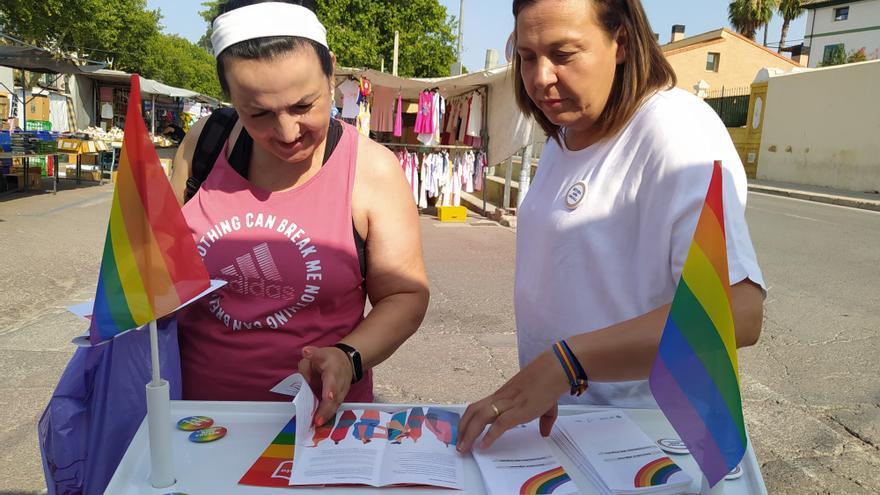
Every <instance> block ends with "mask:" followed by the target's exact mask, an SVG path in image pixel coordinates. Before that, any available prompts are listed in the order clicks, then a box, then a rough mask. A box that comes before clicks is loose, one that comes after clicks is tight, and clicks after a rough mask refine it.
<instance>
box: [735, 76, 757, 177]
mask: <svg viewBox="0 0 880 495" xmlns="http://www.w3.org/2000/svg"><path fill="white" fill-rule="evenodd" d="M766 102H767V82H766V81H765V82H756V83H754V84H752V88H751V96H750V98H749V113H748V115H749V120H748V122H747V123H746V125H745V127H728V128H727V132H729V133H730V139H731V140H732V141H733V145H734V146H736V151H737V153H738V154H739V159H740V161H742V164H743V167H744V168H745V171H746V177H748V178H749V179H754V178H755V177H756V176H757V172H758V162H759V161H760V158H761V134H762V133H763V130H764V115H765V112H764V111H765V110H766V108H767V106H766Z"/></svg>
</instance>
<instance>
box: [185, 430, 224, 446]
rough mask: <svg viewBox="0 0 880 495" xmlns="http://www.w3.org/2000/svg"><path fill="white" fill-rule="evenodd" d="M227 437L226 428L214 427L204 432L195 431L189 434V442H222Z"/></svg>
mask: <svg viewBox="0 0 880 495" xmlns="http://www.w3.org/2000/svg"><path fill="white" fill-rule="evenodd" d="M225 436H226V428H224V427H222V426H212V427H211V428H205V429H204V430H198V431H194V432H192V433H190V434H189V441H190V442H195V443H208V442H213V441H214V440H220V439H221V438H223V437H225Z"/></svg>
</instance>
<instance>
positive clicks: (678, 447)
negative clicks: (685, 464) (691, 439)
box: [657, 438, 690, 455]
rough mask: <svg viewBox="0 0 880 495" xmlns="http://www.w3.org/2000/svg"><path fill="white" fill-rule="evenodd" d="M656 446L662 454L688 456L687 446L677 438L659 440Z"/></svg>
mask: <svg viewBox="0 0 880 495" xmlns="http://www.w3.org/2000/svg"><path fill="white" fill-rule="evenodd" d="M657 445H659V446H660V448H661V449H663V451H664V452H666V453H669V454H677V455H684V454H690V451H689V450H688V448H687V446H686V445H685V444H684V442H682V441H681V440H679V439H678V438H661V439H660V440H657Z"/></svg>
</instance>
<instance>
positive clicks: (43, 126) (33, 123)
mask: <svg viewBox="0 0 880 495" xmlns="http://www.w3.org/2000/svg"><path fill="white" fill-rule="evenodd" d="M24 130H25V131H51V130H52V122H49V121H48V120H28V121H27V122H25V123H24Z"/></svg>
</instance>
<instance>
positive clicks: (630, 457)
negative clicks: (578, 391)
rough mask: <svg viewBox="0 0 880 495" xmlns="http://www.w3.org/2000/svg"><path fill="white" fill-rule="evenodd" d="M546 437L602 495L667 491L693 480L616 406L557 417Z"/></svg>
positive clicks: (664, 493) (658, 494)
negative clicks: (555, 444)
mask: <svg viewBox="0 0 880 495" xmlns="http://www.w3.org/2000/svg"><path fill="white" fill-rule="evenodd" d="M552 438H553V440H554V441H556V443H557V445H559V448H560V449H561V450H562V451H563V452H564V453H565V454H566V455H567V456H569V457H570V458H571V459H572V460H573V461H574V462H575V463H576V464H577V466H578V467H579V468H580V469H581V470H582V471H583V472H584V473H585V474H586V475H587V478H588V479H589V480H590V481H591V482H592V483H593V485H594V486H595V487H596V488H597V489H598V490H599V493H602V494H608V495H611V494H614V495H648V494H650V495H667V494H669V495H672V494H678V493H682V492H685V491H687V489H688V488H689V487H690V486H691V484H692V482H693V480H692V479H691V477H690V476H688V474H687V473H685V472H684V471H682V469H681V468H680V467H679V466H678V465H677V464H675V462H673V461H672V459H670V458H669V457H668V456H667V455H666V454H664V453H663V451H661V450H660V448H659V447H657V444H655V443H654V442H653V441H652V440H651V439H650V438H648V436H647V435H646V434H645V433H644V432H643V431H642V430H641V429H640V428H639V427H638V425H636V423H635V422H633V421H632V420H631V419H630V418H629V417H628V416H627V415H626V413H624V412H623V411H621V410H619V409H606V410H603V411H599V412H592V413H586V414H578V415H574V416H560V417H559V418H557V420H556V427H555V428H554V430H553V433H552Z"/></svg>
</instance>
